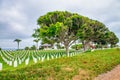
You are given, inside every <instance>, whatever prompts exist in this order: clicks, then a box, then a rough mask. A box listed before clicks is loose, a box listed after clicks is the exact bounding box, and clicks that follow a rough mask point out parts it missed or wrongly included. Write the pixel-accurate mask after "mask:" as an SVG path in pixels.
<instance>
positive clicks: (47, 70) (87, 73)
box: [0, 48, 120, 80]
mask: <svg viewBox="0 0 120 80" xmlns="http://www.w3.org/2000/svg"><path fill="white" fill-rule="evenodd" d="M118 64H120V49H119V48H115V49H105V50H96V51H93V52H86V53H81V54H79V55H76V56H73V57H63V58H58V59H53V60H49V61H44V62H39V63H37V64H34V65H31V66H26V67H24V68H20V69H16V70H12V71H11V70H5V71H1V72H0V80H75V79H78V80H92V79H93V78H94V77H96V76H97V75H99V74H101V73H104V72H106V71H109V70H111V69H112V68H114V67H115V66H116V65H118Z"/></svg>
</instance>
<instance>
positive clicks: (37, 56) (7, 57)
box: [0, 51, 80, 69]
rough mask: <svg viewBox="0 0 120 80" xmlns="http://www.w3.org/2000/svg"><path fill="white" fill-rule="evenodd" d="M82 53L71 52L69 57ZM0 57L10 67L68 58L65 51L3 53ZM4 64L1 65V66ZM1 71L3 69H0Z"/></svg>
mask: <svg viewBox="0 0 120 80" xmlns="http://www.w3.org/2000/svg"><path fill="white" fill-rule="evenodd" d="M79 53H80V51H77V52H71V53H70V54H69V57H71V56H75V55H77V54H79ZM0 56H1V57H2V59H3V61H4V62H5V63H6V64H8V65H9V66H13V67H17V66H18V65H20V64H22V63H23V62H25V64H26V65H28V64H29V61H30V60H31V58H32V60H33V62H34V63H37V62H38V61H44V60H50V59H56V58H61V57H64V56H67V55H66V54H65V52H64V51H61V52H58V51H57V52H55V51H54V52H52V51H51V52H45V51H43V52H42V51H1V54H0ZM1 65H2V63H0V66H1ZM0 69H1V67H0Z"/></svg>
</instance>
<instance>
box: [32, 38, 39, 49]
mask: <svg viewBox="0 0 120 80" xmlns="http://www.w3.org/2000/svg"><path fill="white" fill-rule="evenodd" d="M33 41H34V42H36V49H39V48H38V42H39V41H40V39H35V40H33Z"/></svg>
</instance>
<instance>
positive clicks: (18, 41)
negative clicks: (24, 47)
mask: <svg viewBox="0 0 120 80" xmlns="http://www.w3.org/2000/svg"><path fill="white" fill-rule="evenodd" d="M21 41H22V40H20V39H15V40H14V42H17V44H18V50H19V45H20V44H19V43H20V42H21Z"/></svg>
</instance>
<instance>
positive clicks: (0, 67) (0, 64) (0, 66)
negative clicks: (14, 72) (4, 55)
mask: <svg viewBox="0 0 120 80" xmlns="http://www.w3.org/2000/svg"><path fill="white" fill-rule="evenodd" d="M1 70H2V63H0V71H1Z"/></svg>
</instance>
